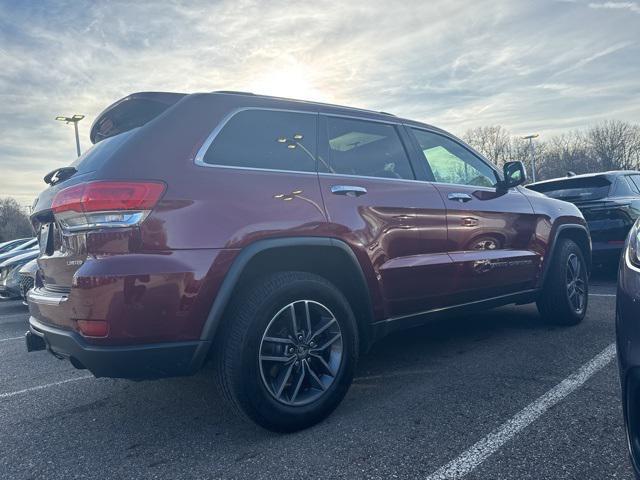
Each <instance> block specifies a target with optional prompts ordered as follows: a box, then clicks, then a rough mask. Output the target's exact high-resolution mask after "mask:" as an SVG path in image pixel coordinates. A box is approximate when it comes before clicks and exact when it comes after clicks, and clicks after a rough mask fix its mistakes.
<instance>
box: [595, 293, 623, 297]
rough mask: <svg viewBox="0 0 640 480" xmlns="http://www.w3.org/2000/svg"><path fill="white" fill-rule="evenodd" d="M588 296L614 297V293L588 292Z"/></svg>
mask: <svg viewBox="0 0 640 480" xmlns="http://www.w3.org/2000/svg"><path fill="white" fill-rule="evenodd" d="M589 296H590V297H615V296H616V294H615V293H590V294H589Z"/></svg>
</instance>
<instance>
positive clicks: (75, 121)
mask: <svg viewBox="0 0 640 480" xmlns="http://www.w3.org/2000/svg"><path fill="white" fill-rule="evenodd" d="M83 118H84V115H78V114H75V115H74V116H73V117H64V116H58V117H56V120H58V121H59V122H65V123H66V124H67V125H69V124H70V123H73V128H74V130H75V131H76V151H77V152H78V156H80V137H79V135H78V122H79V121H80V120H82V119H83Z"/></svg>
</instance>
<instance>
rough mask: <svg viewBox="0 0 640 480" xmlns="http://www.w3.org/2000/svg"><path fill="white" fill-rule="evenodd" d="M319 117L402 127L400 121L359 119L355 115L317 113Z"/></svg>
mask: <svg viewBox="0 0 640 480" xmlns="http://www.w3.org/2000/svg"><path fill="white" fill-rule="evenodd" d="M319 115H321V116H325V117H337V118H346V119H349V120H360V121H361V122H373V123H382V124H385V125H395V126H398V127H399V126H401V125H403V124H402V122H400V121H395V122H394V121H392V120H383V119H381V118H368V117H366V116H362V117H359V116H357V115H347V114H344V113H329V112H319Z"/></svg>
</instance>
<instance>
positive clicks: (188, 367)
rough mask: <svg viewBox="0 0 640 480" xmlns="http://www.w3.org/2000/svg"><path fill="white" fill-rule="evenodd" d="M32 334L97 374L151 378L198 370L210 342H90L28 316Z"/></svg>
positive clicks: (186, 373) (54, 352)
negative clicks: (115, 344)
mask: <svg viewBox="0 0 640 480" xmlns="http://www.w3.org/2000/svg"><path fill="white" fill-rule="evenodd" d="M29 331H30V333H31V335H37V336H38V337H40V338H42V339H43V340H44V343H45V345H46V348H47V350H49V351H50V352H51V353H52V354H54V355H55V356H56V357H58V358H66V359H69V360H70V361H71V362H72V363H73V364H74V366H76V367H77V368H86V369H88V370H89V371H90V372H91V373H92V374H93V375H95V376H96V377H111V378H129V379H150V378H162V377H174V376H183V375H190V374H193V373H195V372H196V371H197V370H198V369H199V368H200V367H201V366H202V364H203V363H204V357H205V356H206V352H207V351H208V346H209V345H208V342H204V341H189V342H171V343H156V344H147V345H133V346H113V347H107V346H96V345H90V344H88V343H86V342H85V341H84V339H83V338H82V337H81V336H80V335H79V334H78V333H76V332H73V331H70V330H64V329H61V328H56V327H52V326H50V325H46V324H44V323H42V322H40V321H38V320H37V319H36V318H34V317H31V318H30V319H29Z"/></svg>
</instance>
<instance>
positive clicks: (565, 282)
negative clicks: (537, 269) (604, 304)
mask: <svg viewBox="0 0 640 480" xmlns="http://www.w3.org/2000/svg"><path fill="white" fill-rule="evenodd" d="M558 242H559V243H558V245H557V247H556V250H555V252H554V255H553V258H552V259H551V265H550V266H549V271H548V272H547V278H546V280H545V283H544V286H543V288H542V292H541V294H540V297H539V298H538V300H537V302H536V303H537V306H538V311H539V312H540V315H542V317H543V319H544V320H545V321H546V322H548V323H551V324H555V325H567V326H568V325H577V324H579V323H580V322H582V320H583V319H584V317H585V315H586V313H587V306H588V304H589V282H588V271H587V263H586V262H585V259H584V254H583V253H582V250H580V247H578V245H577V244H576V243H575V242H573V241H572V240H569V239H567V238H563V239H559V240H558ZM570 264H571V266H570ZM576 265H577V267H576ZM576 268H577V269H578V271H577V274H576V271H575V269H576ZM571 282H573V288H572V287H571ZM571 292H573V295H572V294H571Z"/></svg>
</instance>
